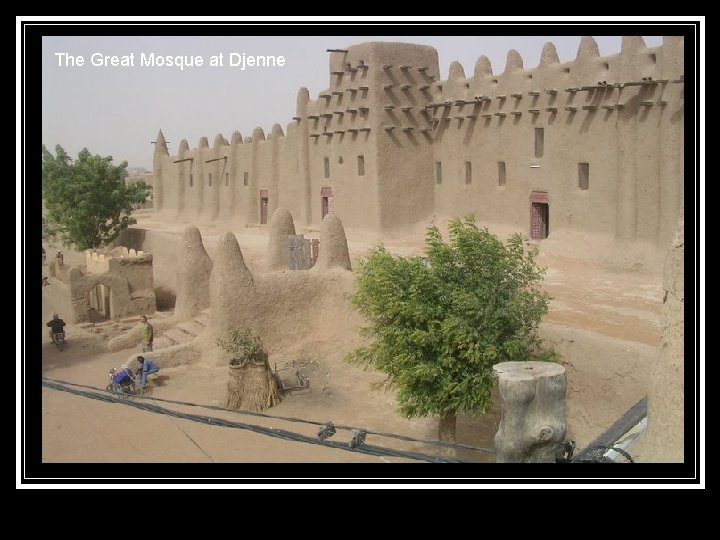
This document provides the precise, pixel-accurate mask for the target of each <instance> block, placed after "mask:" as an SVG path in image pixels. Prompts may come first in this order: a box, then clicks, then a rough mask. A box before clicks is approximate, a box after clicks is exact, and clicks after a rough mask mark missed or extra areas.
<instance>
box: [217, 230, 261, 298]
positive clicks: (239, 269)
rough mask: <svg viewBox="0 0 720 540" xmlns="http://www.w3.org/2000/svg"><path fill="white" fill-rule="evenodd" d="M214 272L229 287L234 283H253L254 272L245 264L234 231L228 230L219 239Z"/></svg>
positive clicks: (241, 284)
mask: <svg viewBox="0 0 720 540" xmlns="http://www.w3.org/2000/svg"><path fill="white" fill-rule="evenodd" d="M216 269H217V272H216ZM213 274H214V275H216V276H217V277H218V278H219V279H220V282H221V283H222V284H224V285H227V286H229V287H228V288H229V289H232V288H233V287H232V285H235V286H237V285H240V286H248V285H252V284H253V277H252V274H251V273H250V270H248V267H247V266H246V265H245V258H244V257H243V254H242V251H241V250H240V245H239V244H238V241H237V238H235V235H234V234H233V233H232V232H226V233H225V234H223V235H222V236H221V237H220V240H219V241H218V247H217V251H216V256H215V263H214V264H213ZM221 292H222V291H221ZM230 296H232V295H230Z"/></svg>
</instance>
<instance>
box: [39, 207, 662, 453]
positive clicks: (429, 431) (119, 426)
mask: <svg viewBox="0 0 720 540" xmlns="http://www.w3.org/2000/svg"><path fill="white" fill-rule="evenodd" d="M138 226H142V227H148V228H152V227H160V225H159V224H156V223H153V222H152V219H151V217H149V218H145V219H144V220H141V222H140V223H139V224H138ZM178 230H179V231H180V230H182V226H178ZM201 232H202V233H203V239H204V241H205V242H208V241H210V242H211V241H212V238H213V237H217V236H219V234H220V233H221V232H222V231H215V230H211V229H203V228H201ZM236 236H237V238H238V242H239V244H240V246H241V249H242V250H243V254H244V256H245V259H246V262H247V263H248V266H249V267H250V268H251V270H255V269H254V268H253V266H254V265H257V264H258V261H259V260H260V257H261V256H262V254H263V253H264V250H265V247H266V244H267V237H266V236H265V234H264V231H262V230H259V229H247V230H244V231H241V232H239V233H236ZM386 244H387V245H388V247H389V248H390V249H392V250H393V251H395V252H397V253H401V254H410V253H417V252H419V251H420V249H421V248H422V235H420V236H419V237H418V238H417V239H404V240H402V239H401V240H399V241H396V242H394V243H392V244H390V243H386ZM371 245H372V242H371V241H353V239H352V238H351V241H350V242H349V247H350V252H351V256H352V257H353V258H357V257H359V256H361V255H362V253H364V252H365V251H366V250H367V249H368V248H369V247H370V246H371ZM45 247H46V249H47V250H48V254H52V253H54V251H53V248H54V246H48V245H46V246H45ZM65 254H66V262H67V263H68V264H74V263H80V262H81V260H82V258H81V256H80V255H79V254H77V253H70V252H68V251H67V250H65ZM539 262H540V263H541V264H543V265H545V266H547V268H548V272H547V280H546V285H545V286H546V289H547V290H548V292H550V294H551V295H552V296H553V298H554V299H553V301H552V304H551V311H550V313H549V315H548V317H547V320H546V323H544V324H543V327H542V333H543V336H544V337H545V338H546V339H547V341H548V342H550V343H552V344H553V345H554V346H555V347H556V348H557V349H558V351H559V352H560V353H561V354H562V356H563V363H564V364H565V366H566V368H567V373H568V402H567V419H568V438H570V439H574V440H575V441H576V442H577V443H578V446H579V447H582V446H583V445H586V444H587V443H589V442H590V441H591V440H592V439H594V438H595V437H597V436H598V435H599V434H600V433H602V431H604V430H605V429H606V428H607V427H609V426H610V425H611V424H612V423H613V422H614V421H615V420H616V419H617V418H618V417H619V416H620V415H621V414H623V413H624V412H625V411H626V410H627V409H628V408H629V407H630V406H632V405H633V404H634V403H635V402H637V401H638V400H639V399H640V398H641V397H642V396H643V395H644V394H645V393H646V389H647V377H648V375H647V373H648V366H649V363H650V362H652V361H653V359H654V354H655V346H656V345H657V344H658V342H659V317H660V310H661V306H662V304H661V301H662V290H661V283H662V279H661V278H662V275H661V274H660V272H659V271H658V270H655V271H652V270H648V269H638V270H634V271H632V270H631V271H628V270H619V269H617V268H608V267H603V266H601V265H598V264H597V263H589V262H584V261H580V260H576V259H571V258H567V257H559V256H553V255H549V254H545V253H541V255H540V258H539ZM43 273H44V274H45V275H47V270H46V269H44V272H43ZM50 282H51V285H50V286H48V287H43V306H42V312H43V320H45V321H47V320H49V319H50V317H51V314H52V312H53V311H54V310H55V309H56V305H57V301H56V300H57V293H58V288H59V287H60V285H59V284H58V283H57V282H56V281H55V280H54V279H51V280H50ZM61 316H62V313H61ZM326 337H327V336H313V335H308V336H305V337H304V339H303V340H300V341H298V343H297V344H296V345H295V346H294V347H292V348H287V349H285V350H282V351H275V352H274V353H273V355H272V356H271V357H270V362H271V365H272V364H273V363H274V362H275V361H279V362H282V361H285V360H288V359H294V360H297V361H300V362H303V363H304V364H306V365H307V367H306V374H307V375H308V376H309V378H310V381H311V386H310V389H308V390H303V391H299V392H294V393H292V394H289V395H287V396H286V398H285V399H284V400H283V402H282V403H281V404H280V405H279V406H277V407H275V408H273V409H272V410H271V411H268V412H269V414H272V415H276V416H286V417H298V418H302V419H308V420H313V421H318V422H326V421H333V422H334V423H335V424H342V425H348V426H353V427H362V428H365V429H368V430H370V431H375V432H386V433H395V434H401V435H405V436H410V437H414V438H418V439H424V440H429V439H436V430H437V419H436V418H424V419H412V420H409V419H405V418H402V417H401V416H399V415H398V414H397V412H396V410H395V398H394V395H393V393H392V392H391V391H374V390H371V389H370V384H371V383H373V382H379V381H381V380H382V375H380V374H377V373H373V372H367V371H363V370H362V369H360V368H358V367H355V366H352V365H348V364H346V363H345V362H343V360H342V358H343V355H344V353H345V352H346V351H347V350H349V348H350V347H352V345H353V344H354V343H357V339H358V338H357V336H356V335H335V336H333V340H327V339H326ZM42 340H43V356H42V366H43V375H44V376H45V377H48V378H52V379H60V380H66V381H72V382H75V383H78V384H87V385H91V386H94V387H98V388H104V387H105V385H106V384H107V372H108V370H109V368H110V367H113V366H119V365H120V364H121V363H123V362H124V361H125V360H126V359H127V358H128V356H129V354H131V353H132V352H133V350H127V349H126V350H122V351H117V352H108V349H107V346H106V342H105V341H104V340H103V339H102V337H101V336H99V335H97V334H90V333H88V332H86V331H84V330H83V329H82V328H80V327H78V326H70V327H69V328H68V330H67V342H68V344H67V347H66V349H65V350H63V351H58V350H57V349H56V348H55V347H54V346H53V345H52V343H50V338H49V336H48V335H47V332H46V329H45V327H43V329H42ZM336 343H342V344H343V345H342V346H340V347H338V346H337V345H336ZM226 369H227V368H224V367H213V366H207V365H195V366H179V367H174V368H166V369H163V370H162V372H161V374H160V376H158V377H156V378H155V379H154V381H153V382H152V383H151V385H150V390H149V392H148V395H149V398H150V402H151V403H157V404H159V405H162V406H165V407H168V408H172V409H173V410H178V411H183V412H188V413H191V414H201V415H206V416H216V417H221V418H227V419H232V420H235V421H239V422H245V423H249V424H256V425H261V426H269V427H275V428H281V429H286V430H289V431H293V432H296V433H302V434H305V435H308V436H315V434H316V432H317V429H318V428H317V426H314V425H308V424H304V423H293V422H287V421H282V420H277V419H262V418H257V417H252V416H247V415H241V414H238V413H231V412H219V411H214V410H207V409H200V408H196V407H195V408H194V407H186V406H179V405H170V404H164V403H161V402H157V401H155V400H153V399H152V398H164V399H175V400H182V401H189V402H193V403H198V404H209V405H222V403H223V401H224V397H225V383H226ZM42 411H43V426H42V433H43V439H42V456H43V461H44V462H48V463H52V462H55V463H58V462H59V463H68V462H70V463H88V462H99V463H107V462H132V463H134V462H172V463H209V462H210V463H219V462H229V463H231V462H244V463H268V462H321V463H342V462H369V463H382V462H393V461H410V460H407V459H400V458H388V457H376V456H369V455H364V454H360V453H358V452H353V451H346V450H340V449H331V448H324V447H320V446H317V445H310V444H306V443H299V442H291V441H286V440H281V439H278V438H272V437H268V436H266V435H261V434H256V433H252V432H250V431H246V430H239V429H233V428H228V427H217V426H210V425H206V424H201V423H196V422H192V421H189V420H185V419H178V418H173V417H170V416H167V415H160V414H154V413H151V412H147V411H142V410H138V409H136V408H132V407H128V406H125V405H122V404H114V403H104V402H100V401H97V400H90V399H87V398H85V397H80V396H75V395H72V394H68V393H65V392H61V391H57V390H50V389H46V388H43V390H42ZM499 419H500V414H499V404H498V402H497V400H495V404H494V407H493V410H492V411H491V412H490V413H489V414H487V415H485V416H483V417H481V418H467V417H463V416H461V417H459V419H458V427H457V440H458V442H459V443H463V444H467V445H472V446H476V447H483V448H492V447H493V437H494V434H495V431H496V430H497V425H498V423H499ZM350 438H351V434H350V433H349V432H348V431H342V430H339V431H338V433H337V434H336V435H335V437H333V440H335V441H339V442H343V443H344V442H347V441H349V440H350ZM367 442H368V444H374V445H378V446H384V447H389V448H396V449H400V450H407V451H414V452H422V453H427V454H437V453H438V449H437V447H434V446H431V445H427V444H423V443H415V442H404V441H398V440H394V439H388V438H384V437H379V436H375V435H370V436H368V441H367ZM458 456H459V457H463V458H466V459H471V460H476V461H484V462H492V461H494V458H493V456H492V455H491V454H486V453H481V452H473V451H465V450H461V451H459V453H458Z"/></svg>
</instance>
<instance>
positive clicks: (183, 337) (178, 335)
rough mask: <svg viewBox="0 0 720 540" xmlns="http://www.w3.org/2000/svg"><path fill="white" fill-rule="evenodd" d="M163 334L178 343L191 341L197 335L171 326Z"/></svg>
mask: <svg viewBox="0 0 720 540" xmlns="http://www.w3.org/2000/svg"><path fill="white" fill-rule="evenodd" d="M163 336H165V337H167V338H169V339H170V340H171V341H174V342H175V343H176V344H178V345H180V344H183V343H189V342H191V341H192V340H193V339H195V336H193V335H191V334H188V333H187V332H183V331H182V330H178V329H177V328H171V329H170V330H168V331H167V332H165V333H164V334H163ZM153 345H154V344H153Z"/></svg>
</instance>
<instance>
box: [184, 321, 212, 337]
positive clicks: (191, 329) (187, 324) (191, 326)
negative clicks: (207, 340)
mask: <svg viewBox="0 0 720 540" xmlns="http://www.w3.org/2000/svg"><path fill="white" fill-rule="evenodd" d="M177 327H178V328H179V329H180V330H182V331H183V332H187V333H188V334H190V335H192V336H199V335H200V334H202V333H203V332H204V331H205V328H207V327H206V326H205V325H203V324H200V323H199V322H197V321H184V322H181V323H180V324H178V325H177Z"/></svg>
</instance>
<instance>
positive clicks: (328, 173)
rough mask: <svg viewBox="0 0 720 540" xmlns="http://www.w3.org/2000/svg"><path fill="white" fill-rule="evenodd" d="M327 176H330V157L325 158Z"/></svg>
mask: <svg viewBox="0 0 720 540" xmlns="http://www.w3.org/2000/svg"><path fill="white" fill-rule="evenodd" d="M324 161H325V178H330V158H327V157H326V158H325V160H324Z"/></svg>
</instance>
